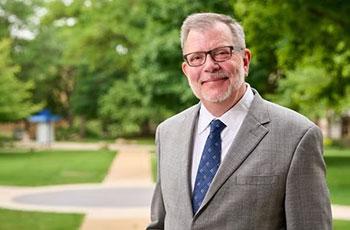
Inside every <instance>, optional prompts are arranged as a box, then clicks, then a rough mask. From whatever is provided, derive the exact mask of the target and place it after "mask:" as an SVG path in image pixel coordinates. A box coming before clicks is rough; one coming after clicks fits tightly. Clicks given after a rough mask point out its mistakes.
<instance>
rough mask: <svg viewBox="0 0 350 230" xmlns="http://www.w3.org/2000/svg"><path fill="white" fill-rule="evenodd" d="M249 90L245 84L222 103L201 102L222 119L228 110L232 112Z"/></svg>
mask: <svg viewBox="0 0 350 230" xmlns="http://www.w3.org/2000/svg"><path fill="white" fill-rule="evenodd" d="M246 90H247V86H246V85H245V84H244V85H243V86H242V87H240V88H239V89H238V90H237V92H236V93H233V94H232V95H231V96H230V97H229V98H227V99H226V100H225V101H222V102H209V101H204V100H202V101H201V102H202V103H203V105H204V106H205V108H206V109H207V110H208V111H209V112H210V113H211V114H212V115H214V116H215V117H220V116H222V115H223V114H224V113H226V112H227V111H228V110H230V109H231V108H232V107H233V106H235V105H236V104H237V102H238V101H239V100H240V99H241V98H242V97H243V95H244V94H245V92H246Z"/></svg>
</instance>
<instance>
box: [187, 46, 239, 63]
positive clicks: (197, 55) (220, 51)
mask: <svg viewBox="0 0 350 230" xmlns="http://www.w3.org/2000/svg"><path fill="white" fill-rule="evenodd" d="M242 50H243V48H241V47H235V46H223V47H218V48H215V49H212V50H209V51H201V52H193V53H189V54H185V55H184V56H183V58H184V59H185V61H186V62H187V64H188V65H189V66H192V67H197V66H201V65H203V64H204V63H205V62H206V60H207V55H208V54H209V55H210V57H211V59H213V60H214V61H215V62H224V61H227V60H228V59H230V58H231V57H232V53H233V51H237V52H239V51H242Z"/></svg>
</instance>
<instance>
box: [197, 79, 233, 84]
mask: <svg viewBox="0 0 350 230" xmlns="http://www.w3.org/2000/svg"><path fill="white" fill-rule="evenodd" d="M227 79H228V77H216V78H210V79H207V80H204V81H201V84H202V85H203V84H205V83H210V82H219V81H226V80H227Z"/></svg>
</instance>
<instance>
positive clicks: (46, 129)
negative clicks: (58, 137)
mask: <svg viewBox="0 0 350 230" xmlns="http://www.w3.org/2000/svg"><path fill="white" fill-rule="evenodd" d="M60 119H61V117H60V116H58V115H54V114H52V113H51V111H50V110H48V109H44V110H42V111H40V112H38V113H37V114H35V115H33V116H30V117H29V118H28V121H30V122H32V123H37V128H36V141H37V143H38V144H42V145H50V144H51V143H52V142H53V141H54V140H55V130H54V122H56V121H58V120H60Z"/></svg>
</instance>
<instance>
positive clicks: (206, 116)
mask: <svg viewBox="0 0 350 230" xmlns="http://www.w3.org/2000/svg"><path fill="white" fill-rule="evenodd" d="M246 85H247V89H246V91H245V93H244V95H243V97H242V98H241V99H240V100H239V101H238V102H237V103H236V104H235V105H234V106H233V107H232V108H231V109H229V110H228V111H226V112H225V113H224V114H223V115H221V116H220V117H215V116H214V115H212V114H211V113H210V112H209V111H208V110H207V108H205V106H204V105H203V104H202V103H201V108H200V111H199V118H198V126H197V127H198V128H197V133H198V134H201V133H203V132H204V131H205V130H206V129H207V128H209V125H210V122H211V121H212V120H213V119H220V120H221V121H222V122H223V123H224V124H225V125H226V126H227V127H228V128H230V127H232V126H233V125H235V120H234V118H235V117H236V116H237V114H238V113H242V112H243V113H247V112H248V109H249V107H250V105H251V103H252V101H253V99H254V93H253V91H252V89H251V87H250V85H249V84H248V83H246Z"/></svg>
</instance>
